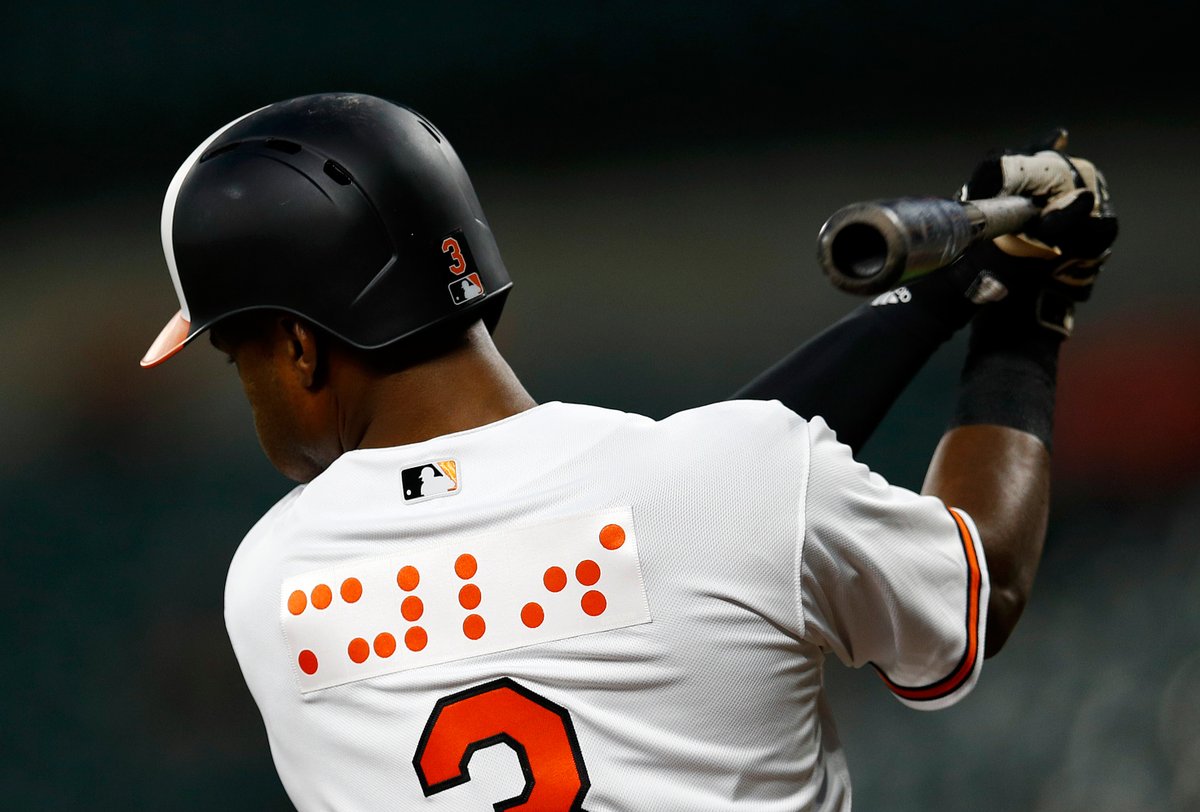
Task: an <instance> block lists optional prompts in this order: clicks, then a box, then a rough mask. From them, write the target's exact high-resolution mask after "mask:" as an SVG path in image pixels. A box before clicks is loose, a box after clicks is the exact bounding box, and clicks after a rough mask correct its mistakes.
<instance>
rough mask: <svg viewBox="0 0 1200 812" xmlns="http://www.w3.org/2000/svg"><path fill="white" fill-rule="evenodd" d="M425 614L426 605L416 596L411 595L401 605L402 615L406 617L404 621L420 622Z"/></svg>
mask: <svg viewBox="0 0 1200 812" xmlns="http://www.w3.org/2000/svg"><path fill="white" fill-rule="evenodd" d="M424 613H425V604H424V603H422V602H421V599H420V598H418V597H417V596H416V595H409V596H408V597H407V598H405V599H404V602H403V603H401V604H400V614H402V615H404V619H405V620H407V621H408V622H410V623H411V622H413V621H414V620H420V619H421V615H423V614H424Z"/></svg>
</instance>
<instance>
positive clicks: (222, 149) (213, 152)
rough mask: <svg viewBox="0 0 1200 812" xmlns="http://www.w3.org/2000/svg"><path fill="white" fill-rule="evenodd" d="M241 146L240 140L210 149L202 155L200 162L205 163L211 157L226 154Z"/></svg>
mask: <svg viewBox="0 0 1200 812" xmlns="http://www.w3.org/2000/svg"><path fill="white" fill-rule="evenodd" d="M240 146H241V143H240V142H238V141H234V142H233V143H232V144H224V145H223V146H219V147H217V148H216V149H210V150H209V151H208V152H206V153H204V154H203V155H201V156H200V163H204V162H205V161H207V160H208V159H209V158H215V157H217V156H218V155H224V154H225V153H226V152H229V151H230V150H234V149H237V148H238V147H240Z"/></svg>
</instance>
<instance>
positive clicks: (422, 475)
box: [400, 460, 459, 502]
mask: <svg viewBox="0 0 1200 812" xmlns="http://www.w3.org/2000/svg"><path fill="white" fill-rule="evenodd" d="M458 484H459V483H458V463H457V462H455V461H454V460H438V461H437V462H426V463H422V464H421V465H414V466H413V467H411V468H405V469H404V470H403V471H401V472H400V486H401V488H402V489H403V490H404V501H405V502H423V501H424V500H426V499H433V498H435V497H438V496H453V495H454V494H456V493H458Z"/></svg>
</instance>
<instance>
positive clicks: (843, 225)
mask: <svg viewBox="0 0 1200 812" xmlns="http://www.w3.org/2000/svg"><path fill="white" fill-rule="evenodd" d="M1039 211H1040V209H1039V208H1038V207H1037V206H1036V205H1035V204H1034V203H1033V201H1031V200H1030V199H1029V198H1027V197H993V198H986V199H981V200H970V201H967V202H959V201H957V200H953V199H951V198H943V197H898V198H894V199H890V200H871V201H866V202H861V203H851V204H850V205H848V206H843V207H842V208H840V209H838V210H837V211H836V212H834V213H833V214H832V215H831V216H830V217H829V219H828V220H826V221H825V224H824V225H822V226H821V231H820V233H819V234H818V235H817V260H818V262H819V263H820V264H821V269H822V270H823V271H824V272H825V274H826V275H827V276H828V277H829V279H830V281H831V282H832V283H833V284H834V286H835V287H837V288H840V289H841V290H844V291H846V292H847V293H853V294H858V295H873V294H876V293H883V292H884V291H888V290H891V289H892V288H894V287H896V286H897V285H900V284H902V283H904V282H907V281H910V280H912V279H915V278H917V277H918V276H921V275H922V274H926V273H929V272H930V271H934V270H937V269H938V268H942V267H945V266H946V265H949V264H950V263H951V262H953V261H954V260H956V259H958V257H959V256H960V255H961V254H962V252H963V251H965V250H966V249H967V246H969V245H970V244H971V243H973V242H976V241H977V240H985V239H991V238H992V237H998V236H1000V235H1001V234H1016V233H1018V232H1020V231H1021V230H1022V229H1023V228H1024V227H1025V226H1026V225H1027V224H1028V223H1029V222H1030V220H1033V219H1034V218H1036V217H1037V215H1038V212H1039Z"/></svg>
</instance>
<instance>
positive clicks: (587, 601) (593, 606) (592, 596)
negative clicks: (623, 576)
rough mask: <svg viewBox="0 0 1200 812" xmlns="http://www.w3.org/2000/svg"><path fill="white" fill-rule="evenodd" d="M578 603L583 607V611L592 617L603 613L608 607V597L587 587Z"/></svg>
mask: <svg viewBox="0 0 1200 812" xmlns="http://www.w3.org/2000/svg"><path fill="white" fill-rule="evenodd" d="M579 605H580V606H581V607H583V611H585V612H587V613H588V614H589V615H591V616H592V617H596V616H597V615H600V614H603V613H604V610H605V609H607V608H608V599H607V598H605V597H604V593H603V592H599V591H597V590H595V589H589V590H588V591H587V592H585V593H584V595H583V597H582V598H581V599H580V601H579Z"/></svg>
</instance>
